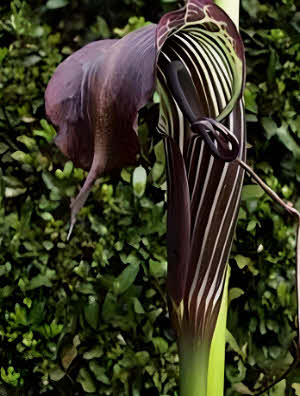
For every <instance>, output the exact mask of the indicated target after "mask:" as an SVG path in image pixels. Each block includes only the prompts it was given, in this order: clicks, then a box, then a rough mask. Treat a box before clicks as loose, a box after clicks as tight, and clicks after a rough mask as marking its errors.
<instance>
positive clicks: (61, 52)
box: [0, 0, 300, 396]
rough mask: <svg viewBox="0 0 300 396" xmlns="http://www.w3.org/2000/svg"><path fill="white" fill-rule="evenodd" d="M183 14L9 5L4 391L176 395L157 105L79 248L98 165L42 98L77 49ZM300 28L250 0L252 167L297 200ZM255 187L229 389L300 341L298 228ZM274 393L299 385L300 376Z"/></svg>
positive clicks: (128, 0) (244, 227) (281, 7)
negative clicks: (68, 146) (74, 206)
mask: <svg viewBox="0 0 300 396" xmlns="http://www.w3.org/2000/svg"><path fill="white" fill-rule="evenodd" d="M175 7H176V1H170V0H161V1H159V0H156V1H152V2H146V1H145V0H109V1H108V0H107V1H101V2H98V1H96V0H92V1H88V0H84V1H79V0H78V1H77V0H75V1H68V0H48V1H47V2H43V1H42V0H35V1H29V0H28V1H27V2H24V1H21V0H13V1H11V2H7V4H5V5H0V16H1V20H0V67H1V68H0V136H1V138H0V395H16V394H18V395H26V396H27V395H40V394H47V395H50V394H53V395H57V394H60V395H83V394H91V395H93V394H94V395H134V396H138V395H142V396H147V395H151V396H153V395H161V396H162V395H164V396H167V395H176V394H178V388H177V383H178V356H177V349H176V348H177V347H176V343H175V339H174V333H173V331H172V330H171V328H170V323H169V319H168V313H167V302H166V294H165V276H166V267H167V262H166V247H165V230H166V229H165V228H166V225H165V224H166V222H165V217H166V212H165V188H166V186H165V178H164V168H165V164H164V155H163V147H162V145H161V142H159V140H158V136H156V135H155V133H154V131H155V123H156V116H157V104H156V103H155V102H156V100H154V102H153V103H152V104H150V105H148V107H147V108H146V109H143V111H142V112H141V120H140V140H141V145H142V155H141V164H142V167H141V166H139V167H138V168H136V169H133V168H130V169H126V170H123V171H122V172H121V173H116V174H115V175H112V176H110V177H105V178H102V179H100V180H99V182H98V183H97V185H96V186H95V187H94V189H93V194H92V196H91V197H90V199H89V201H88V203H87V205H86V206H85V208H84V209H83V210H82V212H81V214H80V216H79V221H78V223H77V225H76V227H75V230H74V233H73V236H72V238H71V241H70V242H68V243H67V242H66V236H67V231H68V221H69V202H70V199H71V198H72V197H74V196H75V195H76V193H77V191H78V189H79V186H80V185H81V184H82V181H83V180H84V177H85V174H84V172H83V171H81V170H79V169H74V168H73V164H72V163H71V162H69V161H68V162H66V160H65V158H63V156H62V155H61V154H60V153H59V152H58V150H57V149H56V148H55V146H54V144H53V142H52V141H53V137H54V135H55V130H54V129H53V127H52V126H51V125H49V124H48V123H47V121H46V120H45V114H44V103H43V94H44V91H45V87H46V85H47V82H48V80H49V78H50V77H51V75H52V73H53V71H54V70H55V67H56V66H57V64H58V63H59V62H61V61H62V59H64V58H65V57H66V56H68V55H69V54H70V53H72V52H73V51H74V50H76V49H78V48H80V47H81V46H82V45H84V44H85V43H87V42H89V41H92V40H96V39H99V38H108V37H120V36H123V35H124V34H126V33H128V32H129V31H131V30H133V29H135V28H137V27H139V26H141V25H143V24H144V23H145V21H152V22H156V21H157V20H158V19H159V17H160V16H161V15H162V14H163V13H164V12H166V11H168V10H170V9H172V8H175ZM299 21H300V17H299V12H296V2H294V1H293V0H282V1H279V0H277V1H274V0H272V1H271V0H269V1H266V0H264V1H260V2H259V1H258V0H251V1H250V0H244V1H242V15H241V28H242V34H243V38H244V40H245V44H246V51H247V61H248V80H247V81H248V83H247V87H246V95H245V100H246V109H247V121H248V141H249V149H248V162H249V163H250V164H251V165H253V166H254V167H255V169H256V171H257V172H258V173H259V174H260V175H261V176H262V177H263V178H264V179H265V180H266V181H267V182H268V184H269V185H270V186H271V187H272V188H273V189H275V190H276V191H277V192H278V193H279V194H280V195H282V196H283V197H284V198H285V199H287V200H289V201H291V202H293V203H295V204H296V206H297V207H298V209H299V207H300V200H299V199H298V200H297V193H299V179H300V176H299V174H300V173H299V170H300V146H299V141H300V116H299V115H297V113H296V109H297V108H298V109H299V108H300V106H299V99H300V91H299V82H300V66H299V60H300V59H299V54H300V43H299V34H300V25H299ZM143 169H145V170H146V173H147V174H146V175H145V173H144V171H143ZM245 184H246V186H245V188H244V191H243V201H242V207H241V211H240V218H239V223H238V228H237V232H236V239H235V242H234V246H233V250H232V256H231V259H230V264H231V268H232V272H231V273H232V275H231V281H230V300H231V302H230V310H229V320H228V334H227V335H228V344H227V352H228V353H227V364H226V395H228V396H229V395H238V394H240V393H243V394H250V393H249V389H252V390H253V389H254V388H255V389H259V388H260V387H261V386H264V385H267V384H268V383H270V382H271V381H272V380H273V379H274V378H273V377H274V376H280V374H281V373H282V372H283V371H284V370H285V369H286V368H287V367H288V366H289V365H290V364H291V362H292V361H293V358H292V354H291V352H292V353H293V354H294V352H293V343H292V342H293V339H294V337H295V334H296V320H295V319H296V297H295V253H294V248H295V226H294V224H293V222H292V220H291V219H289V218H287V216H286V215H285V214H284V213H283V212H282V211H281V210H280V208H278V207H277V206H274V205H273V203H272V202H271V201H270V199H269V198H268V197H267V196H266V195H264V194H263V193H262V191H261V190H260V189H259V188H258V187H257V186H254V185H252V184H251V181H250V180H249V179H246V183H245ZM247 392H248V393H247ZM270 394H272V395H277V396H282V395H294V394H300V372H299V371H297V370H294V371H293V372H292V373H291V375H290V376H289V378H288V380H287V381H286V382H285V381H282V382H281V383H280V384H279V385H277V387H276V388H275V390H274V391H273V393H270Z"/></svg>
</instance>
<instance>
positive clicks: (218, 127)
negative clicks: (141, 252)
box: [45, 0, 246, 394]
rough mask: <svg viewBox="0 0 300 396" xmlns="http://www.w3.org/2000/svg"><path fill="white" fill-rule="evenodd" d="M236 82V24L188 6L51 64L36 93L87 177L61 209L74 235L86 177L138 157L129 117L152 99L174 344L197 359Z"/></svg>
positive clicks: (233, 180)
mask: <svg viewBox="0 0 300 396" xmlns="http://www.w3.org/2000/svg"><path fill="white" fill-rule="evenodd" d="M244 80H245V60H244V48H243V44H242V40H241V37H240V35H239V33H238V31H237V29H236V27H235V25H234V23H233V22H232V21H231V19H230V18H229V17H228V16H227V15H226V14H225V12H224V11H222V9H221V8H219V7H218V6H216V5H215V4H214V2H213V0H187V1H186V4H185V6H184V7H183V8H181V9H179V10H177V11H174V12H170V13H168V14H166V15H164V16H163V17H162V18H161V20H160V22H159V23H158V25H154V24H153V25H149V26H147V27H145V28H142V29H140V30H137V31H135V32H133V33H130V34H128V35H127V36H125V37H124V38H122V39H121V40H103V41H97V42H93V43H91V44H89V45H86V46H85V47H83V48H82V49H81V50H79V51H77V52H75V53H74V54H73V55H71V56H70V57H69V58H67V59H66V60H65V61H64V62H63V63H62V64H61V65H59V66H58V68H57V70H56V72H55V73H54V75H53V77H52V79H51V81H50V82H49V85H48V87H47V91H46V95H45V99H46V112H47V116H48V117H49V119H50V120H51V121H52V122H53V123H54V124H55V125H56V126H57V127H58V135H57V137H56V144H57V145H58V147H59V148H60V149H61V151H62V152H63V153H64V154H65V155H66V156H67V157H68V158H70V159H71V160H72V161H73V162H74V163H75V165H76V166H79V167H81V168H83V169H86V170H88V171H89V173H88V176H87V179H86V181H85V183H84V186H83V187H82V189H81V191H80V193H79V195H78V196H77V198H76V199H75V200H74V201H73V203H72V205H71V208H72V212H71V230H72V227H73V225H74V223H75V219H76V215H77V213H78V211H79V210H80V208H81V207H82V206H83V204H84V202H85V201H86V199H87V196H88V194H89V191H90V190H91V188H92V186H93V183H94V181H95V179H96V178H98V177H99V176H101V175H102V174H103V173H104V172H109V171H111V170H112V169H114V168H121V167H124V166H126V165H131V164H134V163H135V162H136V156H137V154H138V152H139V143H138V137H137V124H138V111H139V110H140V109H141V108H142V107H143V106H144V105H145V104H146V103H147V102H148V101H149V100H150V98H151V97H152V95H153V92H154V90H155V89H156V90H157V92H158V93H159V95H160V116H159V120H158V131H159V132H160V133H161V135H162V137H163V139H164V142H165V152H166V158H167V176H168V229H167V246H168V280H167V286H168V294H169V301H170V304H169V308H170V314H171V318H172V322H173V324H174V326H175V328H176V332H177V336H178V343H179V348H180V349H184V348H185V347H186V346H185V344H186V343H188V344H189V345H192V344H193V343H194V340H196V341H195V342H196V344H197V345H202V346H203V348H202V355H203V356H204V357H203V359H202V360H205V359H206V360H207V362H206V363H208V351H209V347H210V343H211V340H212V336H213V333H214V329H215V325H216V320H217V317H218V312H219V308H220V302H221V296H222V290H223V285H224V277H225V273H226V262H227V259H228V255H229V251H230V247H231V244H232V239H233V233H234V229H235V225H236V221H237V214H238V209H239V200H240V193H241V188H242V182H243V173H244V170H243V168H242V167H241V166H240V164H241V163H242V161H243V160H245V141H246V138H245V125H244V106H243V100H242V96H243V87H244ZM186 340H188V341H186ZM191 348H192V347H191ZM196 349H197V348H196ZM202 363H203V362H202ZM206 363H205V362H204V363H203V365H204V366H205V365H206ZM187 380H188V379H187ZM202 385H203V387H206V385H205V380H204V379H203V382H202ZM204 392H205V391H204ZM201 394H202V393H201ZM203 394H205V393H203Z"/></svg>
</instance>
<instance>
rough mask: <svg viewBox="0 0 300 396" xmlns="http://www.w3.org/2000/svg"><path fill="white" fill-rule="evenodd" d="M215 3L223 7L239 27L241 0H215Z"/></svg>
mask: <svg viewBox="0 0 300 396" xmlns="http://www.w3.org/2000/svg"><path fill="white" fill-rule="evenodd" d="M215 3H216V4H217V5H218V6H219V7H221V8H223V10H224V11H225V12H226V14H227V15H229V16H230V18H231V19H232V20H233V22H234V23H235V26H236V27H237V28H239V19H240V0H215Z"/></svg>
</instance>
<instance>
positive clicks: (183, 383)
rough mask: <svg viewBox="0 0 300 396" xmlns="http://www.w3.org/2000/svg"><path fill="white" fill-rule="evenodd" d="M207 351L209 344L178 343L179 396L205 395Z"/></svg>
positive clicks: (182, 341) (194, 341) (189, 341)
mask: <svg viewBox="0 0 300 396" xmlns="http://www.w3.org/2000/svg"><path fill="white" fill-rule="evenodd" d="M209 350H210V345H209V343H200V342H199V341H197V340H190V339H189V340H181V341H180V345H179V354H180V396H206V395H207V374H208V362H209Z"/></svg>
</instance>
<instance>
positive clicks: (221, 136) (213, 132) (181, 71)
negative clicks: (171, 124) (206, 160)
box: [166, 61, 240, 162]
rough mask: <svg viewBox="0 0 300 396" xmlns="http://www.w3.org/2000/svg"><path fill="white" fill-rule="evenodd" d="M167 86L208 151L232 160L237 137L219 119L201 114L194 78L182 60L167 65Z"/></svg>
mask: <svg viewBox="0 0 300 396" xmlns="http://www.w3.org/2000/svg"><path fill="white" fill-rule="evenodd" d="M166 77H167V80H168V86H169V88H170V90H171V92H172V95H173V96H174V98H175V100H176V102H177V104H178V106H179V108H180V110H181V111H182V113H183V115H184V117H185V118H186V119H187V121H188V122H189V123H190V124H191V129H192V131H193V132H194V133H196V134H200V135H201V136H202V138H203V139H204V141H205V142H206V143H207V145H208V147H209V149H210V151H211V154H212V155H213V156H214V157H215V158H219V159H221V160H223V161H225V162H230V161H233V160H235V159H236V158H237V156H238V154H239V151H240V144H239V141H238V140H237V138H236V137H235V136H234V135H233V134H232V133H231V132H230V131H229V130H228V129H227V128H226V127H225V126H224V125H223V124H222V123H221V122H219V121H216V120H214V119H212V118H203V116H202V114H203V113H202V104H201V101H200V98H199V95H198V93H197V89H196V87H195V85H194V82H193V80H192V78H191V76H190V74H189V72H188V70H187V69H186V67H185V66H184V64H183V63H182V62H181V61H172V62H170V63H169V64H168V66H167V67H166Z"/></svg>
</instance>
